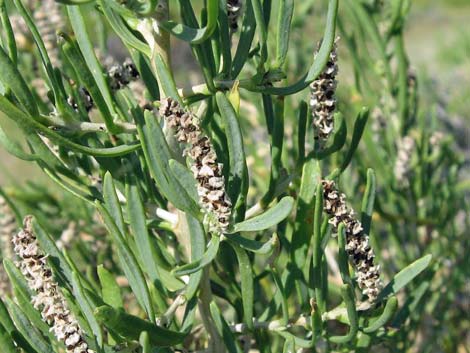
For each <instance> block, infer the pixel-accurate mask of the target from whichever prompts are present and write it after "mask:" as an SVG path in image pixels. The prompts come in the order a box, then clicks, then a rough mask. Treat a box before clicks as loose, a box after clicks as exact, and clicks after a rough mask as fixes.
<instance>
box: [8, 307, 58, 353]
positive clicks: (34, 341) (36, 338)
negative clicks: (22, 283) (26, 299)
mask: <svg viewBox="0 0 470 353" xmlns="http://www.w3.org/2000/svg"><path fill="white" fill-rule="evenodd" d="M7 304H8V309H9V311H10V314H11V316H12V318H13V321H14V322H15V326H16V327H17V329H18V331H19V332H20V333H21V335H22V336H23V337H24V338H26V340H27V341H28V343H29V344H30V345H31V346H32V347H33V348H34V349H35V350H36V351H37V352H38V353H39V352H40V353H54V350H53V349H52V346H51V344H50V342H48V340H46V338H45V337H44V336H43V335H41V333H40V332H39V331H38V329H37V328H36V327H35V326H34V325H32V324H31V322H30V321H29V320H28V318H27V317H26V315H25V313H24V312H23V310H22V309H21V308H20V307H19V306H18V305H17V304H15V303H13V302H12V301H11V300H8V301H7Z"/></svg>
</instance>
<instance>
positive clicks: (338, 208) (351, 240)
mask: <svg viewBox="0 0 470 353" xmlns="http://www.w3.org/2000/svg"><path fill="white" fill-rule="evenodd" d="M323 198H324V210H325V212H326V213H327V214H328V215H330V216H332V217H331V219H330V220H329V223H330V224H332V225H333V227H334V229H335V231H337V229H338V226H339V224H340V223H343V224H344V225H345V229H346V252H347V253H348V255H349V257H350V260H351V262H352V264H353V266H354V268H355V270H356V276H357V278H356V280H357V284H358V285H359V287H360V288H361V290H362V293H363V294H364V295H366V296H367V297H368V298H369V301H370V302H373V301H375V299H376V298H377V295H378V294H379V292H380V290H381V289H382V281H381V280H380V267H379V265H374V258H375V254H374V250H373V249H372V248H371V246H370V244H369V236H368V235H367V234H364V232H363V228H362V225H361V222H360V221H358V220H357V219H356V218H355V216H354V210H352V209H349V208H348V207H347V206H346V197H345V195H344V194H342V193H340V192H339V191H338V190H337V189H336V185H335V182H334V181H332V180H324V181H323Z"/></svg>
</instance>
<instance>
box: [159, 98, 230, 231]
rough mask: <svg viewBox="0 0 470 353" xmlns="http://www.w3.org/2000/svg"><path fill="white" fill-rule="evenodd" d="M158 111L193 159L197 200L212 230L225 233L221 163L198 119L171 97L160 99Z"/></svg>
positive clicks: (226, 211)
mask: <svg viewBox="0 0 470 353" xmlns="http://www.w3.org/2000/svg"><path fill="white" fill-rule="evenodd" d="M160 114H161V115H162V116H163V117H164V118H165V119H166V121H167V124H168V127H171V128H174V129H175V137H176V139H177V140H178V142H181V143H185V144H187V147H186V148H185V150H184V152H183V154H184V155H186V156H189V157H190V159H191V161H192V166H191V170H192V172H193V175H194V177H195V178H196V180H197V190H198V195H199V202H200V204H201V206H202V208H203V210H204V211H205V212H206V213H207V214H208V216H209V217H208V219H209V226H210V228H211V231H214V232H220V233H225V232H226V231H227V228H228V226H229V222H230V214H231V211H232V203H231V202H230V199H229V197H228V195H227V193H226V192H225V179H224V176H223V174H222V164H220V163H217V156H216V154H215V151H214V147H213V146H212V144H211V142H210V140H209V138H208V137H207V136H205V135H204V134H203V132H202V131H201V128H200V126H199V119H198V118H197V117H196V116H195V115H194V114H192V113H191V112H190V111H187V110H185V109H183V108H182V107H181V106H180V105H179V104H178V102H176V101H175V100H173V99H171V98H167V99H166V100H164V101H163V102H162V105H161V109H160Z"/></svg>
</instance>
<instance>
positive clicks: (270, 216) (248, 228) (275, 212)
mask: <svg viewBox="0 0 470 353" xmlns="http://www.w3.org/2000/svg"><path fill="white" fill-rule="evenodd" d="M293 207H294V199H293V198H292V197H290V196H285V197H283V198H282V199H281V201H279V202H278V203H277V204H276V205H275V206H273V207H271V208H270V209H269V210H267V211H266V212H264V213H262V214H260V215H259V216H256V217H253V218H250V219H247V220H246V221H243V222H240V223H236V224H235V225H234V226H233V229H232V230H230V232H229V233H238V232H257V231H260V230H264V229H268V228H270V227H272V226H274V225H276V224H278V223H280V222H282V221H283V220H284V219H286V217H288V216H289V215H290V213H291V212H292V208H293Z"/></svg>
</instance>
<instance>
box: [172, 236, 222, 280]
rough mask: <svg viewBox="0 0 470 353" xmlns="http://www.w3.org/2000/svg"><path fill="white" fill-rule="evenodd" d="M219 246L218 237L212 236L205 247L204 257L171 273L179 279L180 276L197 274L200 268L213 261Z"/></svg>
mask: <svg viewBox="0 0 470 353" xmlns="http://www.w3.org/2000/svg"><path fill="white" fill-rule="evenodd" d="M219 244H220V237H218V236H215V235H214V236H213V237H212V239H211V240H210V242H209V244H208V245H207V250H206V252H205V253H204V255H202V257H201V259H200V260H196V261H194V262H191V263H189V264H186V265H183V266H180V267H177V268H175V269H174V270H173V271H172V273H173V274H174V275H175V276H178V277H180V276H184V275H189V274H191V273H194V272H197V271H199V270H201V269H202V268H204V267H206V266H207V265H208V264H210V263H211V262H212V260H214V259H215V257H216V255H217V252H218V251H219Z"/></svg>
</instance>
